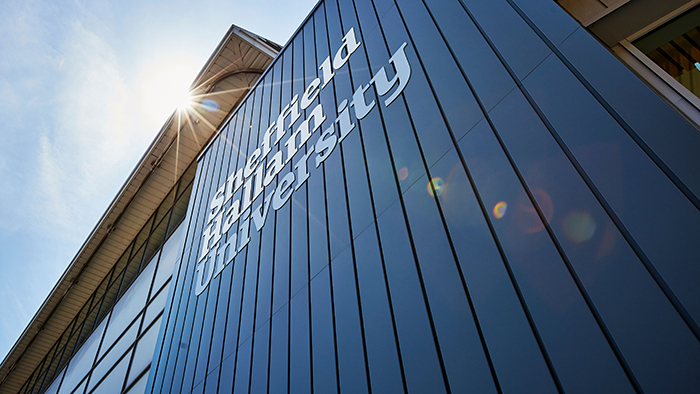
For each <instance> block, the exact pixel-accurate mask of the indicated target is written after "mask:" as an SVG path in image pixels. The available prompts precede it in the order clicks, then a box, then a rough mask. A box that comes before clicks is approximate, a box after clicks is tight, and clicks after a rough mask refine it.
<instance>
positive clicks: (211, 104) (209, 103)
mask: <svg viewBox="0 0 700 394" xmlns="http://www.w3.org/2000/svg"><path fill="white" fill-rule="evenodd" d="M219 108H220V107H219V103H217V102H216V101H214V100H212V99H204V100H202V101H201V102H200V103H199V105H198V106H197V112H199V113H200V114H204V113H205V112H215V111H217V110H218V109H219Z"/></svg>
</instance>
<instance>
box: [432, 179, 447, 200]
mask: <svg viewBox="0 0 700 394" xmlns="http://www.w3.org/2000/svg"><path fill="white" fill-rule="evenodd" d="M444 187H445V181H443V180H442V178H440V177H439V176H438V177H435V178H433V179H431V180H430V182H428V194H430V195H431V196H433V197H435V196H439V195H440V194H441V193H442V189H443V188H444Z"/></svg>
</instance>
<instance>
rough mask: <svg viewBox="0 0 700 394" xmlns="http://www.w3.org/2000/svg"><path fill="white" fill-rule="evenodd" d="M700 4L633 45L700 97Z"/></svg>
mask: <svg viewBox="0 0 700 394" xmlns="http://www.w3.org/2000/svg"><path fill="white" fill-rule="evenodd" d="M699 21H700V7H695V8H694V9H693V10H691V11H689V12H687V13H685V14H683V15H681V16H679V17H677V18H675V19H673V20H671V21H670V22H668V23H666V24H664V25H662V26H661V27H659V28H657V29H655V30H653V31H652V32H650V33H647V34H646V35H644V36H642V37H641V38H639V39H638V40H636V41H634V42H633V43H632V44H634V46H636V47H637V48H638V49H639V50H640V51H642V52H643V53H644V54H645V55H647V56H649V58H650V59H651V60H652V61H654V63H656V64H657V65H659V67H661V68H662V69H664V71H666V72H667V73H668V74H669V75H670V76H672V77H673V78H675V79H676V80H677V81H678V82H680V83H681V84H682V85H683V86H685V87H686V88H687V89H688V90H690V91H691V92H692V93H693V94H694V95H696V96H699V97H700V23H699Z"/></svg>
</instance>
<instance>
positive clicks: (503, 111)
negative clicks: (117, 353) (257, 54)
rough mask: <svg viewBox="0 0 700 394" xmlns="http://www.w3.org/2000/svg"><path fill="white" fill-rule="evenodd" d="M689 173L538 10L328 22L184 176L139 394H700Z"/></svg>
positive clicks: (382, 14) (608, 60)
mask: <svg viewBox="0 0 700 394" xmlns="http://www.w3.org/2000/svg"><path fill="white" fill-rule="evenodd" d="M698 152H700V134H698V131H697V130H695V129H694V128H693V127H691V126H690V125H689V124H688V123H686V121H685V120H683V119H682V118H681V117H680V116H679V115H678V114H676V113H675V112H674V111H673V110H672V109H670V108H669V107H668V106H667V105H666V104H665V103H664V102H663V101H662V100H661V99H660V98H659V97H658V96H656V95H655V94H654V93H653V92H652V91H650V90H649V89H648V88H647V87H646V86H645V85H644V84H643V83H642V82H641V81H640V80H639V79H638V78H637V77H635V76H634V75H633V74H632V73H630V72H629V71H628V70H627V69H626V68H624V67H623V66H622V65H621V64H620V63H619V62H618V61H617V60H616V59H615V58H614V57H613V56H612V55H611V54H610V53H609V52H607V50H605V49H604V48H603V47H602V46H601V45H600V44H599V43H598V42H596V40H595V39H593V38H592V37H591V36H590V35H589V34H588V33H587V32H586V31H585V30H584V29H583V28H581V27H579V25H578V24H577V23H576V22H575V21H573V20H572V19H571V18H570V17H569V16H568V15H567V14H566V13H565V12H564V11H563V10H561V9H560V8H559V7H558V6H557V5H556V4H555V3H554V2H552V1H548V0H547V1H545V0H541V1H538V0H493V1H488V2H487V1H481V0H446V1H428V0H425V1H421V0H402V1H391V0H325V1H321V2H320V3H319V4H318V6H317V7H316V8H315V9H314V10H313V12H312V13H311V15H310V16H309V17H308V19H307V20H306V21H305V22H304V24H303V25H302V26H301V27H300V28H299V30H298V31H297V32H296V34H295V35H294V36H293V37H292V39H291V40H290V42H289V43H288V44H287V45H286V46H285V48H284V49H283V51H282V52H281V53H280V55H279V56H278V58H277V59H276V60H275V62H274V63H273V65H272V66H271V67H270V68H269V69H268V70H267V72H266V73H265V74H264V76H263V77H261V79H260V80H259V82H258V84H257V85H256V87H255V88H254V89H253V90H252V91H251V92H250V93H249V94H248V96H247V98H246V99H245V100H244V102H243V103H242V104H241V106H240V107H239V108H238V109H237V111H236V112H235V113H234V114H233V115H232V117H231V118H230V120H229V122H228V123H227V124H226V126H225V127H224V128H223V129H222V130H221V135H220V137H219V138H217V139H215V140H213V141H212V143H211V144H210V145H209V147H208V149H207V151H206V153H205V154H203V155H202V156H201V159H200V161H199V163H198V172H197V174H198V175H197V178H196V179H195V185H194V189H193V197H192V199H191V200H190V206H189V208H188V209H189V212H190V214H189V215H188V221H189V227H188V229H187V233H186V235H185V240H186V241H185V244H184V248H183V255H182V262H183V263H182V264H181V265H180V268H179V271H178V272H177V273H176V276H175V278H176V280H175V281H174V284H173V288H172V290H171V293H172V296H171V298H170V301H169V306H168V307H166V312H165V313H164V315H163V327H164V330H163V334H162V338H161V340H159V342H158V344H157V347H156V351H155V355H154V361H153V363H154V364H153V365H154V368H151V370H150V374H149V382H148V386H147V387H148V388H147V391H148V392H153V393H197V394H201V393H217V392H221V393H230V392H235V393H246V392H255V393H257V392H270V393H280V392H290V393H297V392H298V393H309V392H318V393H330V392H338V391H340V392H348V393H363V392H370V391H372V392H375V393H387V392H430V393H448V392H452V393H463V392H478V393H488V392H515V393H520V392H525V391H527V392H537V393H547V392H572V393H575V392H580V393H591V392H616V393H627V392H648V393H652V392H654V393H666V392H694V391H698V390H699V389H700V381H698V378H697V377H698V374H697V371H698V370H700V342H699V338H700V329H699V326H698V322H700V288H699V287H698V286H697V283H700V265H698V264H697V261H698V257H697V256H699V255H700V243H698V242H697V240H698V239H700V209H699V208H700V199H699V197H700V171H698V169H699V168H698V167H699V165H698V160H697V157H698Z"/></svg>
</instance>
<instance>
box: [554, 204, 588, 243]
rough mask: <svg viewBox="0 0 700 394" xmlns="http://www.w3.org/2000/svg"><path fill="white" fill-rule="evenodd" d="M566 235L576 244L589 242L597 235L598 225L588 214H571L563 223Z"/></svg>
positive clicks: (580, 212)
mask: <svg viewBox="0 0 700 394" xmlns="http://www.w3.org/2000/svg"><path fill="white" fill-rule="evenodd" d="M562 226H563V227H564V234H565V235H566V237H567V238H569V240H571V241H572V242H575V243H581V242H585V241H588V240H589V239H591V238H592V237H593V234H595V228H596V223H595V220H594V219H593V218H592V217H591V214H590V213H588V212H582V211H578V212H577V211H574V212H569V213H568V214H567V215H566V216H565V217H564V219H563V221H562Z"/></svg>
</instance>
